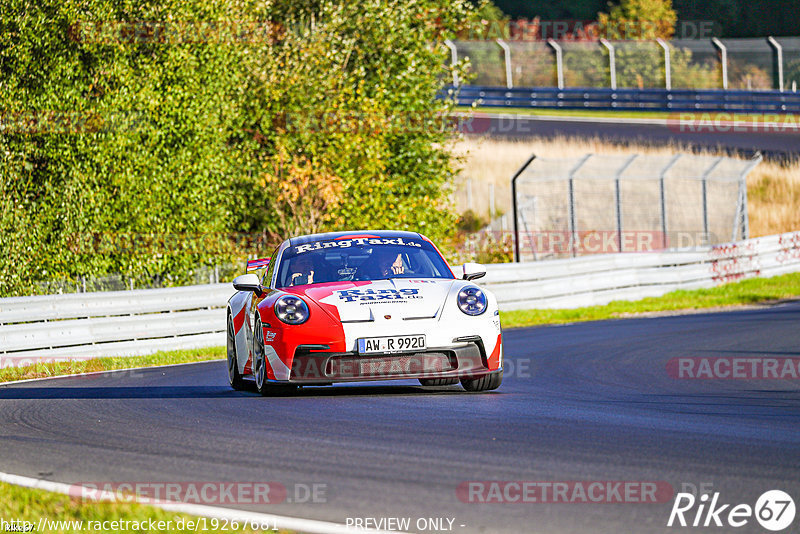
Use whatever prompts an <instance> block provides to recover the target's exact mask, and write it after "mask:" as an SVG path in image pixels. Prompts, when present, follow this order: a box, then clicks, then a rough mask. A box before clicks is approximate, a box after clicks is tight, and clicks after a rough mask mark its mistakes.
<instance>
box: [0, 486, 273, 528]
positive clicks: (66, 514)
mask: <svg viewBox="0 0 800 534" xmlns="http://www.w3.org/2000/svg"><path fill="white" fill-rule="evenodd" d="M0 518H2V519H3V520H4V521H5V522H6V523H7V524H6V525H4V526H5V527H6V531H8V532H11V531H13V530H12V528H9V527H13V526H14V524H12V523H11V521H15V522H16V525H19V524H20V523H19V522H27V524H28V526H27V529H26V528H25V526H24V525H23V527H22V529H18V530H16V531H17V532H34V531H35V532H58V533H60V532H64V533H66V532H76V533H77V532H81V533H85V532H103V531H105V532H137V533H138V532H195V531H196V530H198V531H203V530H204V529H203V525H204V524H205V527H206V529H207V530H208V531H210V532H217V533H221V532H245V533H250V532H261V531H260V530H251V529H249V528H242V527H241V526H239V529H232V528H230V524H229V523H226V522H225V521H224V520H214V519H208V518H205V519H203V518H197V517H193V516H189V515H186V514H178V513H174V512H168V511H166V510H162V509H160V508H157V507H155V506H148V505H144V504H140V503H135V502H95V501H89V500H83V499H80V498H79V497H71V496H69V495H63V494H60V493H51V492H49V491H44V490H40V489H32V488H25V487H22V486H15V485H13V484H6V483H5V482H0ZM40 520H41V521H42V523H41V525H40ZM45 521H46V522H47V523H45ZM112 521H116V522H117V523H116V524H112V523H110V522H112ZM160 521H163V522H164V523H162V524H159V522H160ZM215 521H216V522H215ZM106 522H108V523H106ZM104 523H105V524H104ZM153 524H155V529H152V528H151V526H152V525H153ZM214 525H216V527H214ZM40 526H41V527H42V528H41V530H40V528H39V527H40ZM197 526H199V527H200V528H198V529H196V527H197ZM223 527H227V528H223ZM269 532H276V531H273V530H269ZM280 532H283V533H284V534H288V531H280Z"/></svg>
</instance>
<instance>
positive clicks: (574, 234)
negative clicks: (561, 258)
mask: <svg viewBox="0 0 800 534" xmlns="http://www.w3.org/2000/svg"><path fill="white" fill-rule="evenodd" d="M591 157H592V154H586V155H585V156H583V158H581V160H580V161H579V162H578V164H577V165H575V166H574V167H573V168H572V169H570V171H569V248H570V249H571V250H572V257H573V258H574V257H575V256H577V255H578V254H577V251H576V250H575V243H576V242H577V241H578V228H577V223H576V222H575V173H577V172H578V170H579V169H580V168H581V167H583V164H584V163H586V162H587V161H589V158H591Z"/></svg>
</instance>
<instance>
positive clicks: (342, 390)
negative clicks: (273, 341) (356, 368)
mask: <svg viewBox="0 0 800 534" xmlns="http://www.w3.org/2000/svg"><path fill="white" fill-rule="evenodd" d="M487 393H494V392H487ZM454 394H461V395H470V394H471V393H469V392H467V391H464V390H463V389H461V388H460V387H458V386H442V387H422V386H409V385H396V386H394V385H366V386H362V385H357V386H350V385H348V386H335V387H332V386H323V387H304V388H301V389H300V390H298V391H296V392H291V393H282V394H279V395H275V396H274V397H272V398H278V397H283V398H286V397H292V398H303V397H343V396H344V397H346V396H353V397H361V396H381V397H391V396H408V395H423V396H431V395H454ZM236 397H240V398H258V397H260V396H259V394H258V393H257V392H256V391H255V387H253V388H248V389H247V390H245V391H234V390H232V389H230V388H229V387H227V386H173V387H170V386H140V387H134V386H116V387H103V386H89V387H83V386H74V387H32V386H25V387H0V401H3V400H26V399H30V400H42V399H54V400H55V399H226V398H236Z"/></svg>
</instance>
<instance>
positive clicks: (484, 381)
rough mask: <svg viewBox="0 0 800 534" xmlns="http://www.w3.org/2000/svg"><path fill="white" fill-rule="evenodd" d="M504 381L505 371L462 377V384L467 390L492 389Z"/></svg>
mask: <svg viewBox="0 0 800 534" xmlns="http://www.w3.org/2000/svg"><path fill="white" fill-rule="evenodd" d="M502 382H503V371H502V369H501V370H500V371H496V372H494V373H488V374H485V375H483V376H479V377H477V378H462V379H461V385H462V386H463V387H464V389H466V390H467V391H490V390H492V389H497V388H499V387H500V384H501V383H502Z"/></svg>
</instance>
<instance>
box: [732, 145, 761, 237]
mask: <svg viewBox="0 0 800 534" xmlns="http://www.w3.org/2000/svg"><path fill="white" fill-rule="evenodd" d="M762 159H764V157H763V156H762V155H761V152H756V154H755V156H753V159H752V160H750V163H748V164H747V166H746V167H745V168H744V170H743V171H742V172H741V174H739V201H738V202H737V203H736V215H735V216H734V219H733V237H732V238H731V241H736V230H737V227H739V225H741V231H742V239H747V238H749V237H750V216H749V214H748V213H747V175H748V174H750V171H752V170H753V169H754V168H755V167H756V165H758V164H759V163H761V160H762Z"/></svg>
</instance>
